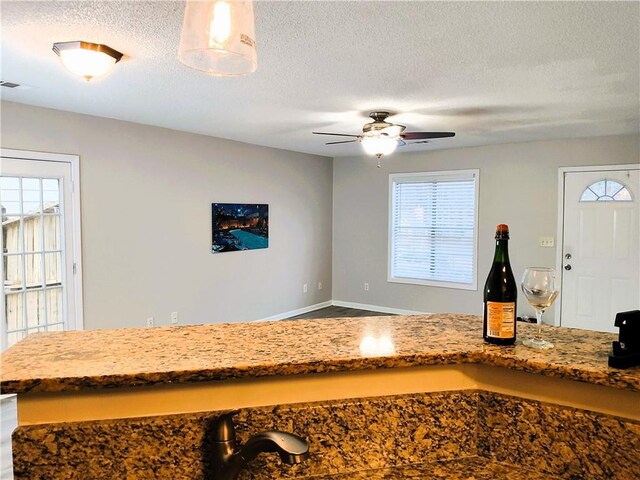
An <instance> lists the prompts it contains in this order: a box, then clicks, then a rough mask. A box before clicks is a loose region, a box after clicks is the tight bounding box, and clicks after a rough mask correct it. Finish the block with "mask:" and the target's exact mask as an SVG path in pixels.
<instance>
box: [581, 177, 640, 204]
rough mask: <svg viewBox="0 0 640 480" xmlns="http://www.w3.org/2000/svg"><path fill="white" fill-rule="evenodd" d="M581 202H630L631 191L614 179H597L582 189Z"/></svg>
mask: <svg viewBox="0 0 640 480" xmlns="http://www.w3.org/2000/svg"><path fill="white" fill-rule="evenodd" d="M580 201H581V202H630V201H631V192H630V191H629V189H628V188H627V187H625V186H624V185H622V184H621V183H620V182H616V181H615V180H608V179H604V180H598V181H597V182H594V183H592V184H591V185H589V186H588V187H587V188H585V189H584V192H582V195H581V196H580Z"/></svg>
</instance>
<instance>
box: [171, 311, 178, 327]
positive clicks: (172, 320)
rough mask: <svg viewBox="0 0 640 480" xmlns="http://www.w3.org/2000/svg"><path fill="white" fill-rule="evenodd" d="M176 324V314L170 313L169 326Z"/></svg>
mask: <svg viewBox="0 0 640 480" xmlns="http://www.w3.org/2000/svg"><path fill="white" fill-rule="evenodd" d="M177 324H178V312H171V325H177Z"/></svg>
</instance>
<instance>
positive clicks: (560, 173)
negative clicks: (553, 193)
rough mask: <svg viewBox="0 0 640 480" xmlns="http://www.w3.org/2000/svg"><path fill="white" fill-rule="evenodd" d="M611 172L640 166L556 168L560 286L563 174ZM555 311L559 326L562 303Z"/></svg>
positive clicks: (557, 252) (561, 270)
mask: <svg viewBox="0 0 640 480" xmlns="http://www.w3.org/2000/svg"><path fill="white" fill-rule="evenodd" d="M611 170H640V164H637V163H628V164H622V165H589V166H584V167H560V168H558V226H557V232H558V233H557V238H558V246H557V248H556V269H557V271H558V273H559V275H560V278H559V279H558V281H559V284H560V285H562V280H563V278H562V277H563V275H564V269H563V268H562V267H563V263H564V262H563V253H562V252H564V174H565V173H569V172H599V171H603V172H606V171H611ZM560 295H562V292H560ZM555 311H556V314H555V317H554V319H553V324H554V325H556V326H559V325H560V316H561V315H562V302H560V301H559V302H557V304H556V309H555Z"/></svg>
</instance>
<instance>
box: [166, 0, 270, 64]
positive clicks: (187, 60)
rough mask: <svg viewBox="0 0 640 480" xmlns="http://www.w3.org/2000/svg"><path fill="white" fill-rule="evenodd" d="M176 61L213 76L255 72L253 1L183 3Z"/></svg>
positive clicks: (219, 0) (231, 0)
mask: <svg viewBox="0 0 640 480" xmlns="http://www.w3.org/2000/svg"><path fill="white" fill-rule="evenodd" d="M178 60H180V62H182V63H183V64H185V65H186V66H188V67H191V68H193V69H195V70H199V71H201V72H204V73H207V74H209V75H215V76H240V75H248V74H250V73H253V72H255V70H256V68H257V66H258V61H257V56H256V42H255V34H254V21H253V2H251V1H240V0H213V1H211V0H209V1H187V2H186V4H185V9H184V22H183V25H182V34H181V36H180V47H179V49H178Z"/></svg>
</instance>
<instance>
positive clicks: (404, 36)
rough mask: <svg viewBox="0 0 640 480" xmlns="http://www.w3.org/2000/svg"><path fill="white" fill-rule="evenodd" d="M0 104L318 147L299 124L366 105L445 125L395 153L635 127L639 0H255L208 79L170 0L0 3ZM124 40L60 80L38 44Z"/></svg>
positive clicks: (361, 118)
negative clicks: (247, 33)
mask: <svg viewBox="0 0 640 480" xmlns="http://www.w3.org/2000/svg"><path fill="white" fill-rule="evenodd" d="M0 8H1V15H2V16H1V22H2V80H5V81H11V82H17V83H21V84H26V85H29V86H31V87H32V88H31V89H15V90H10V89H6V88H2V89H1V92H0V93H1V94H2V98H3V99H4V100H9V101H15V102H20V103H26V104H31V105H39V106H44V107H51V108H56V109H62V110H69V111H73V112H80V113H86V114H91V115H98V116H103V117H110V118H117V119H121V120H128V121H132V122H138V123H144V124H149V125H157V126H162V127H168V128H172V129H176V130H184V131H189V132H196V133H202V134H206V135H212V136H216V137H223V138H229V139H234V140H239V141H243V142H248V143H254V144H258V145H268V146H272V147H278V148H284V149H289V150H295V151H301V152H309V153H316V154H320V155H327V156H342V155H353V154H357V153H359V152H360V149H359V146H358V145H354V144H351V145H335V146H325V145H324V142H325V141H329V140H330V139H327V138H326V137H320V136H314V135H312V134H311V132H312V131H313V130H323V131H336V132H345V133H357V132H359V131H360V130H361V127H362V124H363V123H365V121H368V119H367V113H368V112H369V111H370V110H381V109H384V110H390V111H393V112H400V114H399V115H397V116H396V117H394V118H393V119H392V121H398V122H401V123H404V124H405V125H407V127H408V128H407V130H408V131H411V130H414V131H415V130H426V131H434V130H435V131H438V130H447V131H455V132H456V133H457V135H456V137H455V138H452V139H442V140H434V141H433V142H432V143H430V144H427V145H424V144H423V145H414V146H407V147H403V151H417V150H429V149H436V148H452V147H460V146H472V145H485V144H493V143H507V142H519V141H529V140H539V139H551V138H564V137H582V136H590V135H609V134H622V133H637V132H638V128H639V127H638V125H639V111H640V102H639V97H640V94H639V89H640V79H639V75H638V71H639V64H640V53H639V43H640V40H639V38H640V34H639V25H640V4H639V3H638V2H619V3H618V2H418V1H412V2H368V1H352V2H346V1H341V2H322V1H311V2H301V1H299V2H267V1H259V2H256V3H255V15H256V40H257V42H258V70H257V72H256V73H255V74H253V75H251V76H249V77H245V78H215V77H209V76H207V75H204V74H202V73H199V72H196V71H194V70H190V69H188V68H187V67H184V66H183V65H182V64H180V63H179V62H178V61H177V59H176V51H177V47H178V41H179V37H180V28H181V25H182V11H183V3H182V2H156V1H152V2H139V1H133V2H124V1H102V2H93V1H62V2H46V1H35V2H34V1H31V2H14V1H7V0H2V3H1V7H0ZM70 40H86V41H92V42H96V43H105V44H108V45H109V46H111V47H113V48H115V49H117V50H119V51H121V52H124V53H125V54H126V58H124V59H123V60H122V61H121V62H120V63H119V64H118V65H116V67H115V68H114V70H113V72H112V73H111V74H110V75H109V76H107V77H104V78H101V79H95V80H93V81H91V82H90V83H86V82H84V81H83V80H81V79H79V78H76V77H73V76H72V75H71V74H69V73H68V72H66V71H65V70H64V69H63V67H62V66H61V65H60V64H59V62H58V59H57V57H56V55H55V54H54V53H53V52H52V51H51V46H52V44H53V42H60V41H70Z"/></svg>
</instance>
